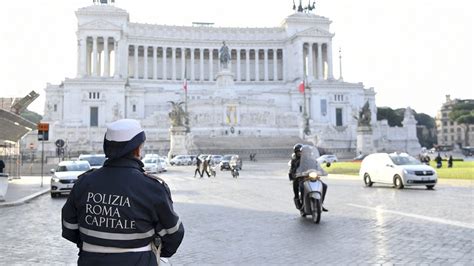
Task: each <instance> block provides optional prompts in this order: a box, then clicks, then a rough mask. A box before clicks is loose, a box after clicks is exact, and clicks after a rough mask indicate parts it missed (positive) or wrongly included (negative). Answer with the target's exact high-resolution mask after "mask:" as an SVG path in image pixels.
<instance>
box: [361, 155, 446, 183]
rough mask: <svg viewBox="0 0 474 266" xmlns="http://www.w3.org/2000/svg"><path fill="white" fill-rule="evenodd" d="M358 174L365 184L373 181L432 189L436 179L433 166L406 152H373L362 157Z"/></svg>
mask: <svg viewBox="0 0 474 266" xmlns="http://www.w3.org/2000/svg"><path fill="white" fill-rule="evenodd" d="M359 176H360V178H361V179H362V180H364V183H365V185H366V186H368V187H370V186H372V184H373V183H385V184H393V185H394V186H395V187H396V188H399V189H401V188H403V187H404V186H426V187H427V188H428V189H432V188H433V187H434V186H435V185H436V182H437V181H438V175H437V174H436V171H435V169H434V168H433V167H431V166H428V165H425V164H422V163H421V162H420V161H418V160H417V159H415V158H413V157H412V156H410V155H408V154H406V153H390V154H388V153H374V154H370V155H368V156H367V157H365V158H364V160H363V161H362V163H361V167H360V171H359Z"/></svg>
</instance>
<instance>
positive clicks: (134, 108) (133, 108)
mask: <svg viewBox="0 0 474 266" xmlns="http://www.w3.org/2000/svg"><path fill="white" fill-rule="evenodd" d="M132 111H133V112H136V111H137V106H136V105H135V104H134V105H133V106H132Z"/></svg>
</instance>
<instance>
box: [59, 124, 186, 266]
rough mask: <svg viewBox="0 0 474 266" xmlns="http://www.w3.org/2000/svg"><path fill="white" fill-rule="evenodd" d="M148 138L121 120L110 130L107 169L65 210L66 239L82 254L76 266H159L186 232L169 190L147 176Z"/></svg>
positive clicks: (77, 191) (95, 173)
mask: <svg viewBox="0 0 474 266" xmlns="http://www.w3.org/2000/svg"><path fill="white" fill-rule="evenodd" d="M144 142H145V132H144V131H143V129H142V128H141V126H140V123H139V122H138V121H136V120H132V119H122V120H118V121H115V122H113V123H111V124H108V125H107V130H106V133H105V137H104V146H103V147H104V153H105V155H106V157H107V158H108V159H107V160H106V161H105V163H104V165H103V167H102V168H100V169H97V170H90V171H88V172H86V173H84V174H82V175H80V176H79V178H78V180H77V182H76V183H75V184H74V187H73V188H72V190H71V193H70V195H69V197H68V199H67V201H66V203H65V204H64V206H63V208H62V236H63V237H64V238H66V239H67V240H69V241H71V242H74V243H76V245H77V247H78V248H79V259H78V265H153V266H154V265H157V264H158V260H159V256H160V254H157V253H159V252H157V250H160V249H161V257H165V258H167V257H171V256H172V255H173V254H174V253H175V252H176V251H177V249H178V247H179V246H180V244H181V241H182V240H183V236H184V227H183V224H182V223H181V220H180V219H179V217H178V215H177V214H176V213H175V212H174V210H173V201H172V199H171V193H170V190H169V188H168V185H167V184H166V183H165V182H164V181H163V180H162V179H161V178H159V177H155V176H152V175H149V174H147V173H145V171H144V170H143V163H142V162H141V161H140V154H141V152H142V149H143V145H144Z"/></svg>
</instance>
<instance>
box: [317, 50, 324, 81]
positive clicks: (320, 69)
mask: <svg viewBox="0 0 474 266" xmlns="http://www.w3.org/2000/svg"><path fill="white" fill-rule="evenodd" d="M317 45H318V59H317V60H318V79H323V52H322V50H323V49H322V46H323V44H322V43H318V44H317Z"/></svg>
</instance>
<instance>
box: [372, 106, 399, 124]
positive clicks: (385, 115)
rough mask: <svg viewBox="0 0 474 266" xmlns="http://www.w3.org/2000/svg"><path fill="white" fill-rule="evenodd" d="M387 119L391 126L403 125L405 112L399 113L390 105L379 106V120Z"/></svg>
mask: <svg viewBox="0 0 474 266" xmlns="http://www.w3.org/2000/svg"><path fill="white" fill-rule="evenodd" d="M383 119H387V121H388V125H389V126H391V127H401V126H402V121H403V113H402V114H401V115H399V113H398V112H396V111H395V110H393V109H392V108H390V107H378V108H377V120H383Z"/></svg>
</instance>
